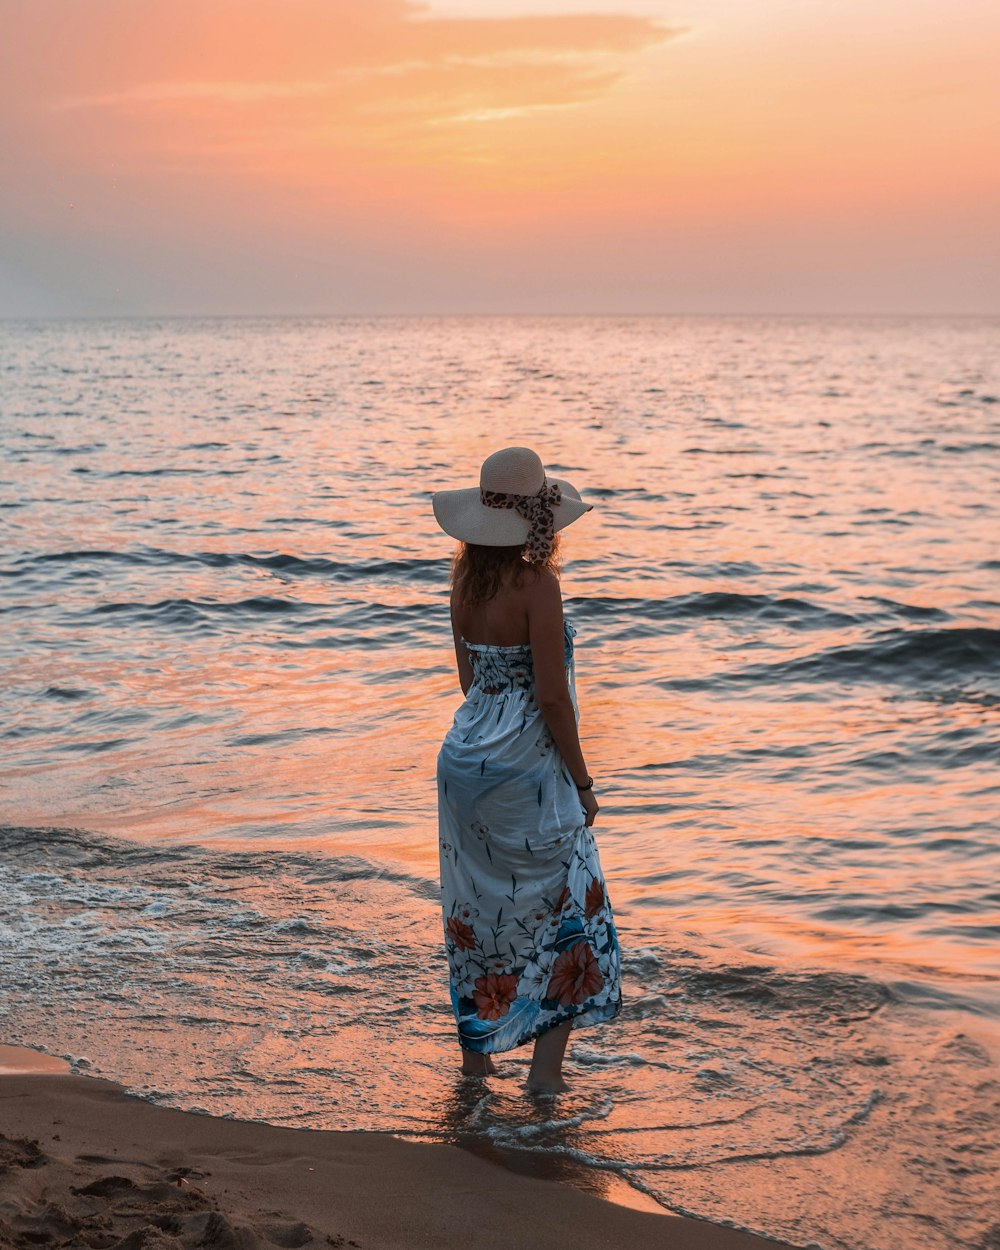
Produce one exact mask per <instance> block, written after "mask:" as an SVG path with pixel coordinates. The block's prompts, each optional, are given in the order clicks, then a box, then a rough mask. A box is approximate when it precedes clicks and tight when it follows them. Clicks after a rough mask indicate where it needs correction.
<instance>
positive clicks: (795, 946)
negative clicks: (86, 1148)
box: [0, 318, 1000, 1250]
mask: <svg viewBox="0 0 1000 1250" xmlns="http://www.w3.org/2000/svg"><path fill="white" fill-rule="evenodd" d="M998 401H1000V321H998V320H996V319H993V320H983V319H948V320H944V319H943V320H929V319H916V320H904V319H870V320H851V319H843V318H841V319H794V318H775V319H754V318H732V319H723V318H689V319H686V318H465V319H462V318H454V319H449V318H412V319H391V318H371V319H356V320H354V319H305V320H295V319H259V320H257V319H236V318H233V319H219V320H211V319H205V320H133V321H114V322H112V321H107V322H100V321H94V322H31V323H29V322H24V323H15V322H7V323H5V324H3V325H2V327H0V452H2V468H0V475H2V476H0V532H2V537H3V548H2V556H0V689H2V702H3V710H4V715H3V718H2V721H0V751H2V755H0V822H2V828H0V1041H4V1042H9V1043H21V1044H26V1045H35V1046H41V1047H44V1048H45V1049H47V1050H49V1051H51V1052H52V1053H55V1054H61V1055H66V1056H67V1057H69V1058H71V1059H72V1060H73V1061H74V1063H75V1064H76V1065H77V1067H78V1069H79V1070H81V1071H87V1072H91V1073H96V1074H100V1075H104V1076H107V1077H109V1078H112V1079H115V1080H120V1081H122V1082H124V1083H125V1084H126V1085H128V1086H129V1087H130V1088H132V1089H134V1090H136V1091H137V1092H139V1093H141V1094H143V1095H144V1096H145V1097H148V1098H151V1099H154V1100H156V1101H160V1102H163V1103H166V1104H168V1105H173V1106H181V1107H194V1108H201V1109H203V1110H205V1111H209V1112H212V1113H214V1114H219V1115H233V1116H238V1117H241V1118H260V1119H266V1120H269V1121H272V1122H274V1123H279V1124H296V1125H312V1126H315V1127H328V1128H364V1129H374V1130H378V1131H387V1132H393V1133H397V1134H401V1135H403V1136H409V1137H413V1138H417V1139H422V1140H448V1141H457V1142H459V1143H461V1144H463V1145H465V1146H467V1147H469V1148H470V1149H475V1150H478V1151H480V1152H481V1153H484V1154H487V1155H489V1156H490V1157H494V1158H496V1159H498V1160H499V1161H501V1162H503V1163H504V1164H505V1165H507V1166H509V1167H513V1168H523V1169H525V1170H529V1171H531V1170H533V1171H536V1172H537V1171H538V1170H540V1169H541V1170H544V1171H545V1173H546V1174H549V1175H556V1176H559V1177H561V1178H563V1179H565V1180H567V1181H569V1182H570V1183H573V1184H578V1185H583V1186H585V1187H589V1188H592V1189H594V1190H596V1191H598V1192H602V1191H604V1190H606V1189H607V1187H608V1185H609V1184H610V1183H611V1182H612V1181H613V1180H615V1179H616V1178H624V1179H625V1180H626V1181H628V1182H629V1184H631V1185H632V1186H634V1187H635V1188H636V1189H637V1190H639V1191H641V1192H642V1193H644V1194H645V1195H647V1198H652V1199H655V1200H656V1201H657V1202H659V1203H661V1204H663V1205H664V1206H665V1207H667V1208H669V1209H670V1210H674V1211H678V1212H683V1213H687V1214H692V1215H696V1216H699V1217H701V1218H704V1219H708V1220H713V1221H717V1222H729V1223H733V1224H736V1225H737V1226H740V1227H744V1228H749V1229H752V1230H755V1231H758V1232H762V1233H766V1234H770V1235H772V1236H775V1237H781V1238H785V1239H787V1240H789V1241H791V1242H793V1243H794V1244H797V1245H806V1244H813V1245H815V1246H819V1247H822V1248H823V1250H945V1248H948V1250H951V1248H953V1247H970V1248H972V1250H985V1248H987V1247H991V1248H992V1247H995V1246H996V1245H997V1244H1000V1183H998V1179H997V1178H998V1175H1000V1070H998V1067H997V1062H998V1057H1000V940H998V939H1000V884H998V883H1000V847H998V843H1000V837H998V830H1000V773H998V767H997V766H998V763H1000V541H998V536H1000V525H998V520H1000V517H998V504H997V501H998V499H1000V402H998ZM510 443H527V444H529V445H531V446H534V447H536V448H537V449H538V450H539V452H540V453H541V454H542V456H543V459H544V460H545V462H546V464H547V465H548V466H549V467H550V469H551V470H552V471H553V472H555V473H557V474H558V475H560V476H563V477H568V478H569V479H570V480H572V481H573V482H574V483H576V484H577V485H578V486H579V488H580V489H581V491H582V493H583V494H584V496H585V497H586V498H589V499H590V500H591V501H593V502H594V503H595V505H596V507H595V510H594V511H593V512H592V513H590V514H589V515H588V516H587V517H585V518H584V519H582V520H581V521H580V522H579V523H578V524H577V525H575V526H573V527H572V528H571V529H570V530H568V531H566V533H565V543H564V556H565V569H564V574H563V585H564V596H565V601H566V610H567V614H568V615H569V616H570V617H571V618H572V619H573V621H574V623H575V624H576V627H577V630H578V635H577V669H578V678H577V685H578V692H579V697H580V703H581V709H582V721H581V731H582V737H583V740H584V746H585V750H586V753H587V758H588V762H589V763H590V766H591V771H592V773H593V774H594V776H595V777H596V778H597V783H598V796H599V799H600V801H601V804H602V812H601V815H600V818H599V821H598V824H597V826H596V829H595V832H596V833H597V834H598V842H599V845H600V847H601V854H602V860H603V863H604V867H605V870H606V872H607V876H608V880H609V885H610V893H611V897H612V901H613V903H614V905H615V909H616V912H617V915H618V919H619V926H620V936H621V940H622V946H623V955H624V965H623V966H624V982H623V990H624V996H625V1003H626V1005H625V1009H624V1011H623V1015H622V1017H621V1018H620V1020H619V1021H618V1022H616V1023H614V1024H613V1025H610V1026H607V1027H604V1028H600V1029H593V1030H589V1031H581V1032H579V1033H578V1034H576V1035H575V1037H574V1039H573V1041H572V1043H571V1050H570V1061H569V1064H568V1074H569V1076H570V1078H571V1080H572V1085H573V1088H572V1092H571V1093H570V1094H569V1095H568V1096H566V1097H565V1098H562V1099H560V1100H558V1102H557V1103H555V1104H551V1103H548V1104H546V1103H544V1102H541V1103H539V1102H533V1101H531V1100H528V1099H526V1098H525V1096H524V1095H523V1093H522V1091H521V1083H522V1079H523V1077H524V1075H525V1070H526V1056H525V1055H523V1054H522V1053H521V1052H514V1053H513V1054H511V1055H508V1056H504V1057H502V1059H501V1075H500V1076H499V1077H498V1078H496V1079H494V1080H491V1081H490V1082H489V1083H487V1084H485V1085H484V1084H479V1083H477V1082H469V1081H462V1080H461V1079H460V1078H459V1077H458V1075H457V1048H456V1045H455V1041H454V1036H453V1028H452V1019H451V1015H450V1008H449V1006H448V996H447V971H446V965H445V960H444V953H443V947H442V945H441V939H440V918H439V912H438V907H437V881H436V871H437V831H436V796H435V792H434V759H435V756H436V752H437V748H438V745H439V742H440V739H441V737H442V736H443V734H444V732H445V730H446V728H447V725H448V724H449V723H450V718H451V715H452V712H453V711H454V708H455V706H456V705H457V703H458V701H459V699H460V692H459V689H458V684H457V679H456V676H455V672H454V659H453V652H452V645H451V635H450V629H449V625H448V611H447V570H448V560H449V557H450V555H451V551H452V545H451V542H450V540H449V539H447V538H446V537H445V536H444V535H442V534H441V533H440V532H439V531H438V530H437V528H436V526H435V524H434V522H433V517H432V515H431V511H430V494H431V492H432V491H433V490H435V489H438V488H442V487H451V486H459V485H466V484H470V483H472V482H474V481H475V479H476V474H477V472H478V466H479V464H480V462H481V460H482V459H483V458H484V457H485V456H486V455H487V454H488V453H489V452H490V451H492V450H495V449H496V448H497V447H499V446H503V445H505V444H510Z"/></svg>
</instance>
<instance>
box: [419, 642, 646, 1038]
mask: <svg viewBox="0 0 1000 1250" xmlns="http://www.w3.org/2000/svg"><path fill="white" fill-rule="evenodd" d="M564 630H565V640H566V641H565V647H566V650H565V658H566V678H567V684H568V686H569V690H570V697H571V698H572V700H573V707H574V710H576V711H577V716H579V711H578V709H577V703H576V688H575V681H574V664H573V638H574V636H575V634H576V630H575V629H574V628H573V626H572V625H571V624H570V623H569V622H566V623H565V626H564ZM465 646H466V647H467V648H468V649H469V654H470V660H471V662H472V670H473V678H472V684H471V686H470V687H469V691H468V694H467V695H466V698H465V701H464V703H462V705H461V706H460V707H459V709H458V711H457V712H456V713H455V719H454V722H453V724H452V726H451V729H450V730H449V732H448V734H447V736H446V737H445V740H444V742H443V743H442V746H441V750H440V752H439V754H438V767H437V780H438V819H439V830H440V856H441V896H442V910H443V918H444V928H445V945H446V949H447V952H448V969H449V976H450V981H451V1001H452V1006H453V1008H454V1011H455V1020H456V1023H457V1026H458V1037H459V1041H460V1042H461V1044H462V1046H463V1047H464V1048H465V1049H466V1050H471V1051H479V1052H480V1053H496V1052H497V1051H504V1050H512V1049H513V1048H514V1047H515V1046H521V1045H523V1044H524V1043H525V1042H528V1041H531V1040H532V1039H533V1038H536V1037H538V1036H539V1035H540V1034H542V1033H545V1032H546V1031H547V1030H548V1029H551V1028H554V1027H555V1026H556V1025H559V1024H563V1023H565V1022H566V1021H567V1020H569V1021H572V1023H573V1025H574V1027H581V1026H586V1025H591V1024H598V1023H600V1022H601V1021H604V1020H611V1019H613V1017H615V1016H616V1015H617V1014H618V1012H619V1011H620V1009H621V973H620V957H619V950H618V937H617V934H616V932H615V924H614V918H613V916H612V912H611V903H610V901H609V899H608V892H607V887H606V885H605V882H604V874H603V873H602V872H601V864H600V860H599V859H598V855H597V846H596V845H595V843H594V837H593V834H592V832H591V830H590V829H589V828H588V827H587V826H586V825H585V824H584V823H583V809H582V808H581V805H580V799H579V795H578V793H577V789H576V785H575V784H574V782H573V779H572V777H570V775H569V772H568V770H567V769H566V766H565V764H564V763H563V760H562V756H561V755H560V754H559V751H558V749H557V748H556V746H555V744H554V742H553V740H552V736H551V734H550V733H549V731H548V728H547V726H546V724H545V721H544V719H543V717H542V714H541V711H540V710H539V707H538V703H537V701H536V698H535V688H534V676H533V672H532V658H531V648H530V647H528V646H518V647H494V646H487V645H485V644H476V643H469V642H467V643H465Z"/></svg>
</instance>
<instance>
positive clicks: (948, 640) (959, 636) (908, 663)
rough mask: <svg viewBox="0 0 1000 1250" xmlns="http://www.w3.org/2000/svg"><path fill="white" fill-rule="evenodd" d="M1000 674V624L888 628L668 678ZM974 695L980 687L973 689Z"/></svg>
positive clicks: (916, 682)
mask: <svg viewBox="0 0 1000 1250" xmlns="http://www.w3.org/2000/svg"><path fill="white" fill-rule="evenodd" d="M998 676H1000V629H989V628H987V627H986V626H975V625H970V626H954V627H951V628H942V629H910V630H907V629H899V630H884V631H881V632H880V633H879V634H878V635H876V636H874V637H872V638H870V639H869V640H867V641H865V642H862V643H853V644H848V645H841V646H835V647H829V648H825V649H824V650H822V651H818V652H816V653H814V654H811V655H802V656H796V657H795V658H793V659H790V660H779V661H777V662H776V663H761V664H752V665H748V666H747V667H745V668H741V669H736V670H734V671H732V672H726V673H716V674H713V675H712V676H711V677H706V678H688V677H674V678H666V679H664V680H662V681H660V682H659V683H658V684H659V685H660V686H661V687H663V688H665V689H673V690H705V689H709V688H713V687H716V686H719V685H721V686H739V685H749V684H752V685H758V684H775V683H781V682H838V683H841V684H852V683H871V682H875V683H880V684H894V683H898V684H902V685H906V686H919V687H921V688H922V689H924V690H926V691H927V692H928V697H930V696H931V692H933V691H934V689H935V688H940V687H941V686H942V685H944V684H946V683H948V682H955V681H958V682H961V683H968V682H970V681H975V680H977V679H984V678H985V679H992V678H996V677H998ZM971 693H972V695H973V697H975V695H976V694H977V693H979V692H976V691H972V692H971Z"/></svg>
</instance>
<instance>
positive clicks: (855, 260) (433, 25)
mask: <svg viewBox="0 0 1000 1250" xmlns="http://www.w3.org/2000/svg"><path fill="white" fill-rule="evenodd" d="M998 59H1000V4H998V3H996V0H962V2H961V3H956V2H955V0H908V2H907V3H903V2H901V0H864V2H863V3H862V2H861V0H687V2H686V3H685V2H684V0H672V2H670V3H665V2H658V0H635V2H634V3H627V2H624V3H616V2H615V0H606V2H605V3H603V4H600V3H598V4H593V3H590V2H589V0H579V2H578V3H571V2H570V0H548V2H547V3H542V0H534V2H531V0H522V2H520V3H515V2H514V0H464V2H462V0H439V2H437V3H432V4H421V3H410V2H408V0H5V5H4V39H3V44H2V46H0V145H2V151H3V153H4V160H3V173H2V175H0V314H4V315H19V314H34V313H39V314H45V313H64V312H66V313H85V314H92V313H93V314H100V313H112V312H202V311H204V312H248V313H252V312H272V311H273V312H296V311H315V312H396V311H399V312H423V311H428V312H448V311H456V312H461V311H500V312H505V311H527V312H532V311H541V312H544V311H553V312H591V311H597V312H599V311H621V312H628V311H635V312H656V311H664V312H686V311H694V312H697V311H705V312H727V311H748V312H754V311H788V312H795V311H806V312H809V311H815V312H823V311H833V312H851V311H862V312H864V311H887V312H891V311H900V312H909V311H913V312H1000V231H998V230H997V228H996V222H997V221H1000V155H998V153H1000V143H998V142H997V138H996V134H997V129H998V125H997V123H998V122H1000V86H998V85H997V84H998V83H1000V75H998V74H997V73H996V69H995V67H996V64H997V61H998Z"/></svg>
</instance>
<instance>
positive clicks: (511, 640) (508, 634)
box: [452, 572, 538, 647]
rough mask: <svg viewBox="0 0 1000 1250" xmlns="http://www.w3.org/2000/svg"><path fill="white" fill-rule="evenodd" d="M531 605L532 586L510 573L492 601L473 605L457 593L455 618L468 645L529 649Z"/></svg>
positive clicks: (453, 612)
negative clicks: (529, 588) (461, 598)
mask: <svg viewBox="0 0 1000 1250" xmlns="http://www.w3.org/2000/svg"><path fill="white" fill-rule="evenodd" d="M529 576H532V575H531V574H529ZM534 576H538V575H537V574H536V575H534ZM528 605H529V595H528V587H527V586H526V585H525V584H524V581H523V579H522V580H521V581H520V583H519V582H518V581H517V580H516V578H515V576H514V575H513V574H511V573H509V572H508V573H507V574H506V576H505V577H504V579H503V584H502V585H501V587H500V589H499V590H498V591H497V592H496V594H495V595H493V596H492V598H490V599H487V600H485V601H481V602H478V603H472V604H469V603H464V602H462V601H461V600H460V599H459V597H458V595H457V594H454V595H453V596H452V619H453V621H454V622H455V624H456V625H457V627H458V630H459V632H460V633H461V635H462V637H463V638H464V639H465V641H466V642H472V643H480V644H485V645H486V646H493V647H519V646H527V645H528V643H529V633H528Z"/></svg>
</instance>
